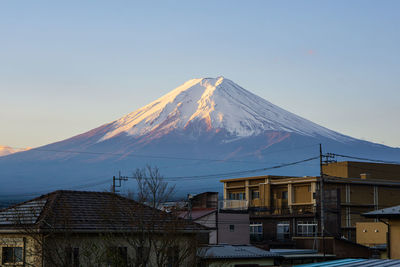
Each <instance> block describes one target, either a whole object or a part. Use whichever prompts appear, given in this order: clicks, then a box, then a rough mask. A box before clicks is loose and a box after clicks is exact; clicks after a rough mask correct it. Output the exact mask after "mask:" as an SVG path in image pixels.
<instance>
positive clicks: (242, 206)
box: [218, 199, 249, 210]
mask: <svg viewBox="0 0 400 267" xmlns="http://www.w3.org/2000/svg"><path fill="white" fill-rule="evenodd" d="M248 207H249V203H248V201H247V200H234V199H230V200H227V199H225V200H220V201H219V202H218V208H219V209H221V210H247V209H248Z"/></svg>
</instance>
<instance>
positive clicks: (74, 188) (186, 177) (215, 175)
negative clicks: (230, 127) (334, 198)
mask: <svg viewBox="0 0 400 267" xmlns="http://www.w3.org/2000/svg"><path fill="white" fill-rule="evenodd" d="M317 158H319V157H318V156H317V157H312V158H308V159H304V160H300V161H296V162H290V163H285V164H281V165H276V166H272V167H267V168H261V169H252V170H243V171H238V172H229V173H219V174H207V175H196V176H176V177H163V179H165V180H179V181H181V180H193V179H198V178H203V179H207V178H215V177H226V176H233V175H240V174H246V173H253V172H260V171H266V170H272V169H279V168H284V167H288V166H293V165H297V164H301V163H303V162H308V161H311V160H315V159H317ZM124 177H125V178H130V179H134V178H135V177H133V176H124ZM106 183H110V180H109V179H107V180H102V181H99V182H93V183H88V184H83V185H77V186H72V187H69V188H67V190H68V189H69V190H77V189H84V188H90V187H94V186H98V185H103V184H106ZM59 188H60V187H59ZM49 191H50V190H46V191H39V192H30V193H24V194H11V195H2V196H1V197H2V198H11V197H27V196H36V195H42V194H45V193H48V192H49Z"/></svg>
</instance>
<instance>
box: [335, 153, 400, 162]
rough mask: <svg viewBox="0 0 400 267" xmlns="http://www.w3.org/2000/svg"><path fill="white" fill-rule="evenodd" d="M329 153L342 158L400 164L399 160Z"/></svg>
mask: <svg viewBox="0 0 400 267" xmlns="http://www.w3.org/2000/svg"><path fill="white" fill-rule="evenodd" d="M331 154H332V155H334V156H337V157H342V158H349V159H358V160H366V161H374V162H379V163H387V164H400V162H398V161H387V160H381V159H369V158H361V157H355V156H348V155H340V154H335V153H331Z"/></svg>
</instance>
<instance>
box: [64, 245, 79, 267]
mask: <svg viewBox="0 0 400 267" xmlns="http://www.w3.org/2000/svg"><path fill="white" fill-rule="evenodd" d="M65 264H66V265H67V266H74V267H79V248H72V247H66V248H65Z"/></svg>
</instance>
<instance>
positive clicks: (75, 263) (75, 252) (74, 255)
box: [73, 248, 79, 267]
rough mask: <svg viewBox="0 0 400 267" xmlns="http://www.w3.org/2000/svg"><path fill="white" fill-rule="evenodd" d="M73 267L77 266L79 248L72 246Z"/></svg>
mask: <svg viewBox="0 0 400 267" xmlns="http://www.w3.org/2000/svg"><path fill="white" fill-rule="evenodd" d="M73 257H74V267H79V248H74V254H73Z"/></svg>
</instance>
